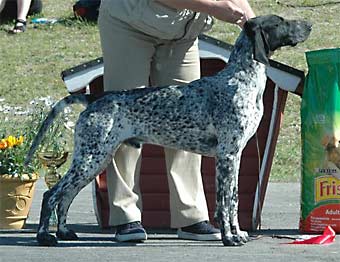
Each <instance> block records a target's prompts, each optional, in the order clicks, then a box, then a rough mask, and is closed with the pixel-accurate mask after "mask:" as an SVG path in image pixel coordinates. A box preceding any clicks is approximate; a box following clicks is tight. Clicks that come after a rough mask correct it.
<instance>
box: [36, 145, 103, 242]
mask: <svg viewBox="0 0 340 262" xmlns="http://www.w3.org/2000/svg"><path fill="white" fill-rule="evenodd" d="M92 149H93V148H92ZM96 152H97V154H96V155H94V154H88V155H87V156H86V155H84V153H83V155H82V157H81V158H77V160H73V161H72V163H71V167H70V169H69V171H68V172H67V173H66V174H65V175H64V176H63V177H62V179H61V180H60V181H59V182H58V183H57V184H56V185H55V186H54V187H53V188H52V189H51V190H49V191H47V192H46V193H45V194H44V197H43V203H42V207H41V214H40V224H39V228H38V233H37V240H38V243H39V244H40V245H43V246H55V245H56V244H57V239H56V238H55V237H54V236H53V235H51V234H49V232H48V226H49V219H50V216H51V213H52V211H53V210H54V208H55V207H56V206H57V205H58V212H57V214H58V231H57V236H58V237H59V238H60V239H63V240H75V239H77V235H76V234H75V233H74V232H73V231H72V230H69V229H68V228H67V227H66V216H67V211H68V208H69V206H70V205H71V203H72V200H73V199H74V198H75V196H76V195H77V194H78V193H79V191H80V190H81V189H82V188H83V187H85V186H86V185H88V184H89V183H90V182H91V181H92V180H93V179H94V178H95V176H96V175H97V174H98V173H99V172H100V171H101V170H102V169H104V168H105V164H106V163H107V159H109V158H110V154H105V153H104V151H101V152H100V150H97V151H96ZM75 153H76V152H75ZM78 153H79V152H78Z"/></svg>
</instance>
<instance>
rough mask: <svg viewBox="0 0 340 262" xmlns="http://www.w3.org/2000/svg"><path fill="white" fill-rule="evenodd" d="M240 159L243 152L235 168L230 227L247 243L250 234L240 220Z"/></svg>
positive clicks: (236, 161)
mask: <svg viewBox="0 0 340 262" xmlns="http://www.w3.org/2000/svg"><path fill="white" fill-rule="evenodd" d="M240 161H241V153H239V154H238V156H237V157H236V159H235V162H234V163H235V170H236V174H235V176H234V178H235V183H233V187H232V188H233V191H232V196H231V204H230V213H229V214H230V227H231V233H232V234H233V236H234V237H236V238H238V239H239V240H240V241H241V242H243V243H246V242H248V241H249V236H248V233H247V232H246V231H242V230H241V229H240V226H239V222H238V221H239V220H238V203H239V197H238V180H239V168H240Z"/></svg>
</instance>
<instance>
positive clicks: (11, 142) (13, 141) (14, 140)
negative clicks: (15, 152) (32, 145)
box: [7, 136, 17, 148]
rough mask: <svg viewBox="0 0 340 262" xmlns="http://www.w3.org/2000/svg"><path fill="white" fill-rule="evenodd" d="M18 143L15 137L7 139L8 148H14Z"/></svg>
mask: <svg viewBox="0 0 340 262" xmlns="http://www.w3.org/2000/svg"><path fill="white" fill-rule="evenodd" d="M16 141H17V139H16V138H15V137H14V136H9V137H7V143H8V147H9V148H12V147H13V146H15V145H16Z"/></svg>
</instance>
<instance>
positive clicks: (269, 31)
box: [26, 15, 311, 246]
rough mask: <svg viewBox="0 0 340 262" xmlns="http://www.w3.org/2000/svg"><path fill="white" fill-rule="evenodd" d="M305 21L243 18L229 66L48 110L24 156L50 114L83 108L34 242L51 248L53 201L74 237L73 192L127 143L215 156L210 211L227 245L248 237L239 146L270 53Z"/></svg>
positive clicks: (256, 107)
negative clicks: (241, 215)
mask: <svg viewBox="0 0 340 262" xmlns="http://www.w3.org/2000/svg"><path fill="white" fill-rule="evenodd" d="M310 31H311V24H309V23H308V22H304V21H293V20H285V19H283V18H281V17H279V16H275V15H267V16H260V17H256V18H253V19H251V20H249V21H248V22H247V23H246V24H245V26H244V30H243V31H242V32H241V34H240V36H239V38H238V39H237V41H236V43H235V47H234V50H233V52H232V54H231V56H230V58H229V63H228V66H227V67H226V68H225V69H224V70H222V71H221V72H219V73H218V74H217V75H215V76H212V77H204V78H202V79H200V80H197V81H194V82H191V83H189V84H187V85H183V86H166V87H159V88H145V89H135V90H131V91H122V92H109V93H106V94H105V95H104V96H102V97H100V98H98V99H96V100H95V101H92V98H91V97H89V96H87V95H83V94H81V95H70V96H68V97H65V98H64V99H62V100H61V101H60V102H58V103H57V104H56V106H55V107H54V108H53V109H52V110H51V112H50V113H49V115H48V117H47V118H46V120H45V121H44V124H43V126H42V127H41V129H40V130H39V133H38V135H37V136H36V137H35V140H34V142H33V144H32V147H31V149H30V151H29V153H28V156H27V159H26V163H28V162H29V161H30V159H31V158H32V157H33V154H34V152H35V151H36V149H37V147H38V145H39V144H40V143H41V141H42V139H43V136H44V133H45V132H46V130H47V129H48V128H49V126H50V125H51V124H52V122H53V119H54V118H55V117H56V116H57V114H58V113H59V112H61V111H62V110H63V109H64V108H65V107H67V106H69V105H71V104H74V103H82V104H84V105H87V109H86V110H84V111H83V112H82V113H81V114H80V116H79V119H78V122H77V124H76V127H75V135H74V140H75V141H74V143H75V147H74V148H75V149H74V150H75V151H74V153H73V160H72V163H71V166H70V169H69V170H68V172H67V173H66V175H65V176H64V177H63V178H62V179H61V180H60V182H59V183H57V184H56V185H55V186H54V187H53V188H52V189H51V190H49V191H47V192H46V193H45V194H44V197H43V203H42V208H41V215H40V224H39V228H38V233H37V240H38V242H39V244H40V245H44V246H54V245H56V244H57V239H56V237H54V236H53V235H51V234H49V231H48V227H49V218H50V216H51V212H52V210H54V208H55V207H56V206H58V211H57V213H58V220H59V221H58V230H57V233H56V235H57V237H58V238H59V239H61V240H76V239H77V235H76V234H75V233H74V232H73V231H72V230H70V229H68V228H67V226H66V215H67V211H68V209H69V206H70V204H71V203H72V201H73V199H74V197H75V196H76V195H77V194H78V192H79V191H80V190H81V189H82V188H83V187H85V186H86V185H88V184H89V183H90V182H91V181H92V180H93V179H94V178H95V177H96V175H97V174H99V173H100V172H101V171H102V170H103V169H105V167H106V166H107V164H108V162H109V161H110V160H111V159H112V156H113V155H114V153H115V150H116V149H117V147H118V146H119V145H120V144H121V143H123V142H125V143H129V144H131V145H134V146H137V147H138V146H140V145H141V144H142V143H150V144H156V145H162V146H166V147H171V148H176V149H183V150H187V151H191V152H195V153H199V154H202V155H206V156H214V157H215V158H216V188H217V190H216V191H217V192H216V212H215V219H216V221H217V222H218V224H219V226H220V229H221V234H222V241H223V244H224V245H225V246H239V245H242V244H244V243H245V242H247V241H248V234H247V232H244V231H241V230H240V228H239V224H238V215H237V213H238V172H239V165H240V158H241V153H242V150H243V148H244V147H245V146H246V144H247V142H248V140H249V139H250V138H251V137H252V136H253V135H254V133H255V131H256V129H257V127H258V125H259V123H260V120H261V117H262V114H263V103H262V95H263V92H264V89H265V86H266V73H265V71H266V65H268V64H269V61H268V56H269V53H270V52H272V51H274V50H276V49H277V48H279V47H281V46H287V45H290V46H294V45H296V44H297V43H299V42H302V41H304V40H306V38H307V37H308V35H309V33H310Z"/></svg>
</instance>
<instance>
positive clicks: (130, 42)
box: [98, 0, 255, 241]
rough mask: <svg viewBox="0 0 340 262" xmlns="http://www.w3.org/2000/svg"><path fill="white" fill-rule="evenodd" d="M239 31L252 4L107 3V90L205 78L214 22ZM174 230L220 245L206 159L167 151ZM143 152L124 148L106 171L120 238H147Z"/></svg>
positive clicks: (192, 0)
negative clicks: (207, 191) (204, 45)
mask: <svg viewBox="0 0 340 262" xmlns="http://www.w3.org/2000/svg"><path fill="white" fill-rule="evenodd" d="M211 16H213V17H215V18H217V19H220V20H222V21H225V22H229V23H234V24H237V25H239V26H240V27H242V26H243V24H244V23H245V22H246V20H247V19H249V18H251V17H254V16H255V15H254V12H253V11H252V9H251V7H250V5H249V3H248V2H247V1H246V0H221V1H214V0H158V1H156V0H102V2H101V6H100V9H99V19H98V25H99V31H100V39H101V46H102V51H103V59H104V90H105V91H114V90H128V89H134V88H142V87H145V86H165V85H182V84H186V83H189V82H191V81H193V80H196V79H198V78H200V60H199V50H198V35H199V34H200V33H201V32H203V31H206V30H208V29H210V28H211V26H212V17H211ZM164 152H165V159H166V167H167V174H168V183H169V191H170V211H171V227H173V228H178V231H177V234H178V237H179V238H182V239H192V240H219V239H220V238H221V235H220V232H219V230H218V229H216V228H215V227H213V226H212V225H211V224H210V222H209V217H208V208H207V204H206V199H205V195H204V191H203V184H202V177H201V170H200V169H201V156H200V155H197V154H193V153H189V152H186V151H182V150H174V149H170V148H165V149H164ZM140 162H141V149H136V148H134V147H131V146H129V145H126V144H122V145H121V146H120V148H119V149H118V150H117V152H116V154H115V156H114V159H113V161H112V163H110V164H109V166H108V168H107V172H106V173H107V186H108V194H109V205H110V220H109V223H110V225H112V226H116V240H117V241H143V240H146V239H147V234H146V231H145V229H144V228H143V226H142V224H141V210H142V202H141V196H140V189H139V172H140Z"/></svg>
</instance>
